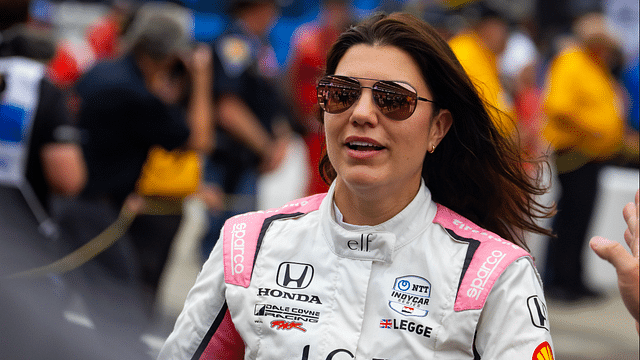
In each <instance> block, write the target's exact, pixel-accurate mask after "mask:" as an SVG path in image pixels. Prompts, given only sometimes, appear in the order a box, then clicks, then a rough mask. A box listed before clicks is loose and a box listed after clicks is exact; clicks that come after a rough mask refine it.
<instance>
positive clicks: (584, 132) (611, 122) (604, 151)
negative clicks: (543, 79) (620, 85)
mask: <svg viewBox="0 0 640 360" xmlns="http://www.w3.org/2000/svg"><path fill="white" fill-rule="evenodd" d="M616 88H617V82H616V80H615V79H614V78H613V76H612V75H611V74H610V72H609V71H608V69H606V68H604V67H603V66H600V65H599V64H597V63H596V62H595V61H593V60H592V59H591V58H590V57H589V55H588V54H587V53H586V52H585V51H584V50H582V49H581V48H579V47H577V46H572V47H569V48H568V49H566V50H565V51H563V52H562V53H561V54H560V55H558V56H557V57H556V58H555V59H554V60H553V62H552V64H551V66H550V70H549V73H548V74H547V83H546V86H545V96H544V110H545V112H546V114H547V118H548V122H547V124H546V126H545V128H544V132H543V134H544V137H545V138H546V140H547V141H549V142H550V143H551V144H552V145H553V146H554V148H555V149H556V151H558V152H560V153H566V152H572V153H577V154H580V156H581V157H584V158H587V159H605V158H608V157H611V156H613V155H615V154H616V153H617V152H618V151H619V150H620V148H621V146H622V139H623V136H624V120H623V117H622V113H623V110H622V102H621V100H620V98H619V97H618V94H617V93H616Z"/></svg>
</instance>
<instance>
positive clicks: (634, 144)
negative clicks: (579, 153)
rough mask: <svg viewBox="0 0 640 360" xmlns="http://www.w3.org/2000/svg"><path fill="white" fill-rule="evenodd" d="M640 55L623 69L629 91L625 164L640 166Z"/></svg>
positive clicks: (624, 82) (625, 84)
mask: <svg viewBox="0 0 640 360" xmlns="http://www.w3.org/2000/svg"><path fill="white" fill-rule="evenodd" d="M638 65H639V59H638V55H637V54H636V56H635V57H634V58H632V59H631V60H630V61H628V63H627V64H626V65H625V66H624V69H623V70H622V76H621V78H622V79H621V80H622V84H623V85H624V89H625V90H626V93H627V103H628V106H627V109H628V111H627V126H626V133H625V140H624V152H623V155H624V157H623V161H624V165H625V166H630V167H635V168H640V157H639V154H640V144H639V143H640V136H639V133H640V110H639V109H640V108H639V107H638V101H640V96H639V95H640V94H639V90H638V89H639V86H640V84H639V82H638V79H639V78H640V73H639V71H638Z"/></svg>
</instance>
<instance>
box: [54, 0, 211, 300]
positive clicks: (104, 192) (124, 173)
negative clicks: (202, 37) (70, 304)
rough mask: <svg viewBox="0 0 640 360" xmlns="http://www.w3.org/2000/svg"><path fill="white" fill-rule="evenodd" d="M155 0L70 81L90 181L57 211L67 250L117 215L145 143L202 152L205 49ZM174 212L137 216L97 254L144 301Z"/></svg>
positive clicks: (155, 280)
mask: <svg viewBox="0 0 640 360" xmlns="http://www.w3.org/2000/svg"><path fill="white" fill-rule="evenodd" d="M161 6H163V5H162V4H157V3H150V4H148V5H147V6H145V7H141V8H140V9H139V10H138V12H137V13H136V18H135V20H134V23H133V24H132V27H131V29H130V32H129V33H128V34H127V35H126V41H127V50H126V52H125V53H124V55H123V56H121V57H119V58H117V59H114V60H111V61H104V62H100V63H98V64H96V65H95V66H94V67H93V68H92V69H91V70H89V71H88V72H87V73H86V74H84V75H83V76H82V78H81V79H80V80H79V81H78V82H77V84H76V85H75V91H76V93H77V96H78V98H79V99H80V106H79V113H78V126H79V127H80V128H81V129H82V131H83V150H84V154H85V157H86V160H87V166H88V170H89V179H88V183H87V186H86V188H85V189H84V191H83V192H82V194H81V196H80V198H79V199H78V201H76V202H75V203H72V204H71V206H68V207H67V209H66V211H65V212H64V214H63V215H61V216H62V217H63V218H64V219H65V221H64V222H62V221H61V224H63V225H64V230H65V231H66V232H67V233H68V234H69V237H70V238H71V239H73V244H72V246H73V247H74V248H75V247H79V246H80V245H83V244H84V243H86V242H87V241H89V240H90V239H92V238H94V237H95V236H96V235H98V234H99V233H100V232H101V231H103V230H104V229H105V228H106V227H107V226H108V225H110V224H111V223H112V222H113V221H114V220H115V219H116V218H117V216H118V213H119V211H120V209H121V208H122V206H123V204H124V202H125V199H126V198H127V197H128V196H129V195H130V194H132V193H134V192H135V191H136V184H137V181H138V179H139V178H140V174H141V171H142V168H143V165H144V164H145V161H146V159H147V157H148V153H149V150H150V149H151V148H152V147H153V146H161V147H163V148H164V149H166V150H172V149H178V148H180V149H192V150H195V151H197V152H198V153H200V154H201V156H206V154H208V153H209V152H210V151H211V148H212V141H213V134H212V131H213V129H212V109H211V106H212V105H211V86H212V78H211V76H212V74H211V73H212V68H211V50H210V48H209V47H208V46H207V45H205V44H201V45H198V46H197V47H195V48H193V45H192V44H191V42H190V40H189V38H188V35H187V34H186V32H185V29H184V28H183V27H182V26H181V24H180V23H179V22H178V21H177V20H175V19H174V18H173V17H172V16H169V15H163V14H162V13H161V11H157V10H158V7H160V8H159V9H164V8H163V7H161ZM176 6H177V5H176ZM179 9H181V8H179ZM180 220H181V216H180V215H139V216H138V217H136V219H135V220H134V222H133V223H132V224H131V227H130V228H129V230H128V232H127V233H126V234H125V236H123V238H121V239H120V240H119V241H118V242H117V243H116V244H115V245H114V246H112V247H110V248H109V249H107V250H106V251H104V253H102V254H100V255H98V256H97V257H96V261H98V263H99V264H102V266H103V267H104V269H105V270H106V271H107V273H108V274H109V275H110V276H113V277H114V278H115V279H118V280H119V281H123V282H124V283H129V284H131V285H132V287H133V288H136V287H140V289H142V291H140V289H138V291H140V292H141V296H142V297H147V298H148V300H149V302H152V301H153V298H154V295H155V292H156V290H157V286H158V284H159V279H160V275H161V272H162V270H163V267H164V264H165V262H166V259H167V256H168V252H169V249H170V245H171V242H172V240H173V236H174V234H175V233H176V231H177V229H178V226H179V223H180Z"/></svg>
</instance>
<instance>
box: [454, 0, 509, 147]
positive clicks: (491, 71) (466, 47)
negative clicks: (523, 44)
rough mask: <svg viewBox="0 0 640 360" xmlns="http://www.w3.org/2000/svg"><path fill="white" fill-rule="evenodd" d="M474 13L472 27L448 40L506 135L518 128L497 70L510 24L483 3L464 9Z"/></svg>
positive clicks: (496, 122) (471, 18) (471, 20)
mask: <svg viewBox="0 0 640 360" xmlns="http://www.w3.org/2000/svg"><path fill="white" fill-rule="evenodd" d="M463 11H466V12H467V13H474V14H475V15H476V16H475V17H476V18H475V19H474V18H473V16H470V17H468V18H469V19H468V21H469V22H470V26H469V28H468V29H465V30H462V31H460V32H459V33H458V34H457V35H455V36H454V37H452V38H451V39H450V40H449V46H450V47H451V50H453V52H454V53H455V54H456V57H457V58H458V60H459V61H460V63H461V64H462V67H463V68H464V69H465V71H466V72H467V74H468V75H469V77H470V78H471V80H472V81H473V82H474V85H475V86H476V88H477V89H478V91H479V92H480V93H481V94H482V95H483V96H484V98H485V100H486V101H487V102H488V103H489V104H490V105H491V106H492V107H494V108H495V109H493V111H492V113H491V115H492V116H493V118H494V121H495V124H496V125H497V126H498V128H500V129H502V130H503V131H504V133H505V134H508V135H509V134H512V133H513V132H514V129H515V121H514V120H515V111H514V109H513V106H512V104H511V101H510V100H509V98H508V96H507V93H506V92H505V90H504V88H503V86H502V83H501V82H500V76H499V72H498V58H499V57H500V55H501V54H502V52H503V51H504V49H505V47H506V42H507V37H508V30H509V27H508V24H507V22H506V21H505V20H504V19H503V18H502V17H501V16H500V14H499V13H498V12H496V11H494V10H492V9H490V8H489V7H488V6H487V5H484V4H483V3H481V2H480V3H474V4H471V5H467V8H466V9H463Z"/></svg>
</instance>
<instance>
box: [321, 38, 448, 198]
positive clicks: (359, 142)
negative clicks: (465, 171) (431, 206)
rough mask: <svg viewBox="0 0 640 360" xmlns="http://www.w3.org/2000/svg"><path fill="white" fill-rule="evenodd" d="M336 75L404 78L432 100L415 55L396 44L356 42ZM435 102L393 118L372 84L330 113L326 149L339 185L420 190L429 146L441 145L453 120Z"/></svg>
mask: <svg viewBox="0 0 640 360" xmlns="http://www.w3.org/2000/svg"><path fill="white" fill-rule="evenodd" d="M335 75H343V76H349V77H358V78H367V79H375V80H363V79H359V81H360V84H361V85H362V86H366V87H371V86H372V85H373V84H374V83H375V82H376V80H392V81H401V82H405V83H408V84H410V85H411V86H412V87H413V88H414V89H415V90H416V91H417V93H418V96H420V97H422V98H426V99H429V100H431V99H433V96H432V94H431V92H430V90H429V88H428V87H427V84H426V83H425V81H424V80H423V78H422V75H421V71H420V69H419V68H418V66H417V65H416V63H415V62H414V61H413V59H412V58H411V57H410V56H409V54H407V53H406V52H404V51H403V50H400V49H399V48H396V47H393V46H370V45H365V44H359V45H355V46H353V47H351V48H350V49H349V50H347V52H346V53H345V55H344V56H343V58H342V59H341V60H340V62H339V63H338V66H337V68H336V72H335ZM433 106H434V105H433V104H432V103H430V102H426V101H418V103H417V106H416V109H415V111H414V113H413V114H412V115H411V116H410V117H409V118H407V119H406V120H403V121H397V120H392V119H389V118H387V117H386V116H385V115H384V114H383V113H382V112H381V111H380V109H379V108H378V107H377V106H376V104H375V103H374V100H373V98H372V94H371V89H368V88H362V93H361V95H360V98H358V100H357V101H356V102H355V103H354V104H353V105H352V106H351V107H350V108H348V109H347V110H346V111H344V112H342V113H339V114H329V113H326V112H325V114H324V127H325V133H326V140H327V154H328V156H329V159H330V160H331V164H332V165H333V167H334V168H335V170H336V172H337V178H336V181H337V182H338V183H337V184H336V186H337V187H341V186H343V185H346V186H347V187H348V188H349V189H351V190H364V191H371V190H374V191H379V190H384V192H383V193H384V194H388V195H389V196H397V195H399V194H402V192H405V191H406V192H413V194H412V195H411V194H409V196H413V195H415V192H416V191H417V189H418V187H419V184H420V179H421V174H422V165H423V160H424V158H425V156H426V154H427V151H429V150H431V149H432V146H437V145H438V143H439V142H440V140H441V139H442V137H444V135H445V134H446V132H447V131H448V129H449V126H450V124H451V121H450V119H451V117H450V113H449V112H448V111H447V110H442V111H440V112H439V113H438V114H433ZM436 151H437V150H436ZM336 191H337V190H336ZM398 191H399V192H400V193H398Z"/></svg>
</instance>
